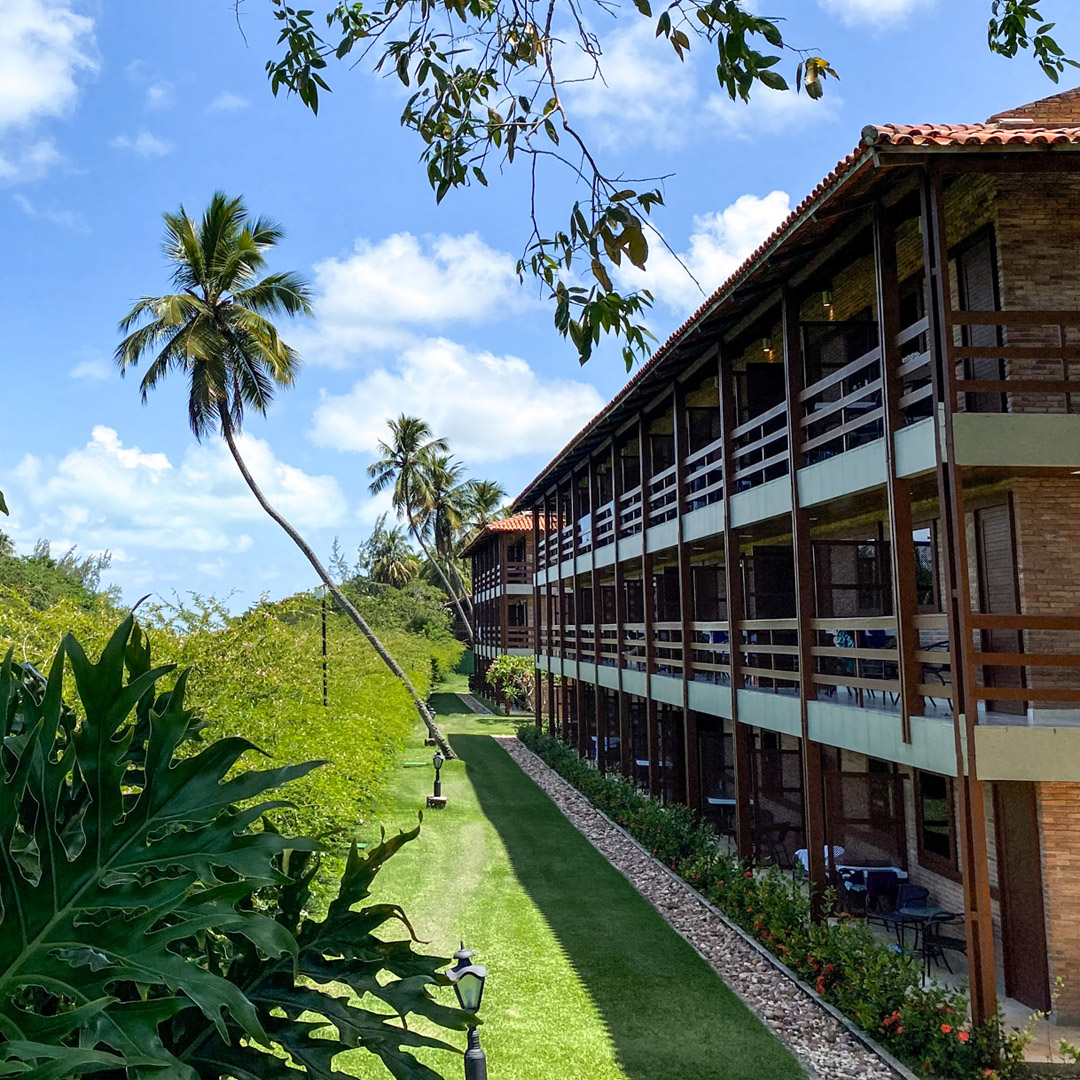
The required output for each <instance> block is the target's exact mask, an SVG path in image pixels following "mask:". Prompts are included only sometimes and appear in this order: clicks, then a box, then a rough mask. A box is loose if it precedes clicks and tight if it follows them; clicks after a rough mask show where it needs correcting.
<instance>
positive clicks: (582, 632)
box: [576, 623, 596, 664]
mask: <svg viewBox="0 0 1080 1080" xmlns="http://www.w3.org/2000/svg"><path fill="white" fill-rule="evenodd" d="M576 629H577V658H578V660H580V661H581V662H582V663H583V664H595V663H596V631H595V629H594V628H593V626H592V624H591V623H590V624H588V625H586V626H579V627H577V628H576Z"/></svg>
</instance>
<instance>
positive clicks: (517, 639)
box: [506, 626, 534, 649]
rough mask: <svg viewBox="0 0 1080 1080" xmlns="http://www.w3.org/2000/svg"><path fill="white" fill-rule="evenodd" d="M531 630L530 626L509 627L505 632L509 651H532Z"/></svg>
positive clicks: (532, 639)
mask: <svg viewBox="0 0 1080 1080" xmlns="http://www.w3.org/2000/svg"><path fill="white" fill-rule="evenodd" d="M533 642H534V638H533V630H532V627H531V626H510V627H508V628H507V631H506V644H507V647H508V648H511V649H532V648H534V645H533Z"/></svg>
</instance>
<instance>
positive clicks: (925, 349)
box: [896, 318, 934, 424]
mask: <svg viewBox="0 0 1080 1080" xmlns="http://www.w3.org/2000/svg"><path fill="white" fill-rule="evenodd" d="M929 328H930V320H929V319H926V318H923V319H919V321H918V322H915V323H912V324H911V326H908V327H905V328H904V329H903V330H901V331H900V333H899V334H897V335H896V346H897V348H898V349H899V351H900V358H901V359H900V367H899V368H898V369H897V376H898V378H899V380H900V409H901V410H902V412H903V414H904V422H905V423H907V424H913V423H916V422H917V421H919V420H924V419H925V418H926V417H928V416H930V415H931V414H932V412H933V400H932V399H933V396H934V387H933V385H932V383H931V378H930V374H931V373H930V343H929V337H928V332H929Z"/></svg>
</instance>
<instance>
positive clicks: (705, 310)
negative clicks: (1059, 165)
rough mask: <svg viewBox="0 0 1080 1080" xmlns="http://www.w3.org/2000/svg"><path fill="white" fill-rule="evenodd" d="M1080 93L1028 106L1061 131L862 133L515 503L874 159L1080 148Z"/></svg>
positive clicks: (1007, 127)
mask: <svg viewBox="0 0 1080 1080" xmlns="http://www.w3.org/2000/svg"><path fill="white" fill-rule="evenodd" d="M1078 94H1080V88H1077V89H1076V90H1069V91H1065V92H1064V93H1062V94H1056V95H1054V96H1052V97H1050V98H1045V99H1043V100H1042V101H1040V102H1035V103H1032V105H1031V106H1024V108H1025V109H1030V110H1032V111H1036V107H1038V110H1039V111H1040V114H1041V115H1043V116H1053V119H1054V121H1055V122H1057V115H1055V104H1056V103H1058V102H1060V110H1059V111H1060V115H1061V117H1062V119H1063V120H1064V121H1065V122H1064V123H1062V124H1061V126H1058V127H1039V126H1034V125H1033V126H1030V127H1020V126H1016V125H1017V124H1018V123H1019V121H1010V119H1009V114H1008V113H1002V114H999V116H1000V118H1001V120H1000V122H995V121H996V120H997V117H991V118H990V120H989V121H988V122H987V123H985V124H869V125H867V126H866V127H864V128H863V130H862V138H861V140H860V142H859V145H858V146H856V147H855V149H854V150H853V151H852V152H851V153H850V154H848V156H847V157H845V158H841V159H840V161H839V162H837V164H836V167H835V168H834V169H833V170H832V171H831V172H830V173H829V174H828V175H827V176H826V177H825V178H824V179H823V180H822V181H821V182H820V183H819V184H818V185H817V186H816V187H815V188H814V190H813V191H811V192H810V194H809V195H807V196H806V198H805V199H803V201H802V202H801V203H799V205H798V206H796V207H795V209H794V210H792V212H791V213H790V214H789V215H788V216H787V218H785V220H784V221H783V222H782V223H781V224H780V225H779V226H778V227H777V229H776V230H775V231H774V232H773V233H772V235H770V236H769V237H768V239H766V240H765V242H764V243H762V244H761V245H760V246H759V247H758V248H757V250H756V251H754V253H753V254H752V255H750V257H749V258H747V259H746V260H745V261H744V262H743V264H742V265H741V266H740V267H739V268H738V269H737V270H736V271H735V272H734V273H733V274H732V275H731V277H729V278H728V279H727V281H725V282H724V283H723V284H722V285H721V286H720V287H719V288H718V289H717V290H716V292H714V293H713V294H712V296H710V297H709V298H708V299H707V300H706V301H705V303H703V304H702V305H701V306H700V307H699V308H698V309H697V311H695V312H694V313H693V315H691V316H690V318H688V319H687V320H686V321H685V322H684V323H683V324H682V326H680V327H679V328H678V329H677V330H676V331H675V332H674V333H672V334H671V336H670V337H669V338H668V339H667V341H665V342H664V344H663V345H661V346H660V347H659V348H658V349H657V350H656V352H655V353H653V355H652V356H651V357H650V358H649V360H648V361H647V362H646V363H644V364H642V366H641V367H640V368H639V369H638V371H637V372H636V373H635V374H634V375H633V376H632V377H631V378H630V379H629V380H628V381H627V383H626V384H625V385H624V386H623V388H622V389H621V390H620V391H619V392H618V393H617V394H616V395H615V397H613V398H612V399H611V401H609V402H608V404H607V405H605V406H604V408H603V409H601V410H600V412H598V413H597V414H596V416H594V417H593V418H592V420H590V421H589V422H588V423H587V424H586V425H585V426H584V427H583V428H582V429H581V430H580V431H579V432H578V433H577V434H576V435H575V436H574V437H573V438H572V439H571V440H570V441H569V442H568V443H567V444H566V446H564V447H563V449H562V450H560V451H559V453H558V454H557V455H556V456H555V457H554V458H552V460H551V461H550V462H549V463H548V464H547V465H546V466H545V467H544V469H543V470H542V471H541V472H540V473H539V474H538V475H537V476H536V477H535V479H533V480H532V481H531V482H530V483H529V484H528V485H527V486H526V487H525V489H524V490H523V491H522V493H521V494H520V495H519V496H518V497H517V499H516V500H515V501H514V506H515V508H516V507H518V506H520V505H521V503H522V500H523V499H525V498H527V497H528V496H529V495H530V494H532V492H533V489H534V488H536V487H538V486H539V485H540V484H541V483H542V482H543V481H544V479H545V477H547V476H548V475H549V474H550V473H551V472H552V470H553V468H554V467H555V466H556V465H557V464H558V463H559V462H560V461H561V460H562V459H563V458H564V457H566V455H567V454H568V453H569V452H570V451H571V450H573V449H574V448H575V447H576V446H577V444H578V443H580V442H581V441H582V440H583V439H584V438H585V437H586V436H587V435H588V434H589V433H590V432H591V431H592V430H593V429H594V428H596V427H597V426H598V425H599V424H600V423H601V422H602V421H603V420H604V419H606V418H607V417H608V416H609V415H610V414H611V413H612V412H614V411H615V410H616V409H617V408H618V407H619V405H620V404H621V403H622V401H623V400H624V399H625V398H626V397H627V395H628V394H630V393H631V391H633V389H634V388H635V387H636V386H637V385H638V384H639V383H640V382H641V380H642V379H644V378H645V377H646V376H647V375H649V374H650V373H651V372H652V371H653V370H654V369H655V368H656V367H657V365H658V364H659V363H660V362H661V361H662V360H663V359H664V358H665V357H666V356H667V355H668V354H669V353H670V352H671V351H672V349H673V348H674V347H675V346H676V345H678V344H679V343H680V342H681V340H682V339H683V337H684V336H685V335H686V334H687V333H688V332H689V331H690V330H691V329H693V328H695V327H696V326H697V325H698V324H700V322H701V321H702V320H703V319H704V318H705V317H706V316H708V315H709V314H711V313H712V312H714V311H715V310H716V309H717V308H718V307H719V306H720V305H721V304H722V303H723V302H724V301H725V300H727V299H729V298H730V296H731V294H732V293H733V292H734V291H735V290H736V289H737V288H738V286H740V285H741V284H742V283H743V282H744V281H745V279H746V278H747V277H749V276H750V275H751V274H752V273H753V272H754V271H756V270H758V269H759V268H760V267H761V266H762V265H764V264H765V263H766V262H767V261H768V260H767V256H768V255H770V254H772V253H774V252H775V251H776V249H778V248H779V247H781V246H782V245H783V243H784V242H785V241H786V240H787V239H788V237H789V236H790V235H791V234H792V233H794V232H795V231H796V230H797V229H798V228H799V227H800V226H801V225H802V224H803V223H804V221H805V219H806V218H807V217H808V216H810V215H812V214H813V213H814V212H816V211H817V210H818V209H819V208H820V207H821V205H822V204H823V203H824V202H826V201H827V200H828V199H830V198H832V196H833V195H835V194H836V192H837V191H838V190H839V189H840V188H841V187H842V186H843V185H844V184H845V183H846V182H848V181H849V180H851V178H852V177H853V176H854V175H855V174H856V173H858V172H859V171H860V170H861V169H862V168H863V167H864V166H865V165H867V164H869V163H872V162H874V160H875V157H876V155H877V154H878V153H879V152H880V151H881V150H882V149H887V148H891V147H910V146H918V147H922V148H924V149H927V150H934V149H937V148H943V147H945V148H977V147H988V148H997V147H1001V146H1025V147H1049V146H1056V145H1080V124H1077V125H1073V124H1071V123H1070V122H1069V121H1071V120H1072V119H1073V111H1074V108H1075V100H1076V98H1077V96H1078Z"/></svg>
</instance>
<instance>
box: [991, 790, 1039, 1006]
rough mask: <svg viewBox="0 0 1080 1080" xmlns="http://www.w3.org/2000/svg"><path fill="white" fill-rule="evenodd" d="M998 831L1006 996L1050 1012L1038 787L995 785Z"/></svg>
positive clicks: (995, 824) (998, 863)
mask: <svg viewBox="0 0 1080 1080" xmlns="http://www.w3.org/2000/svg"><path fill="white" fill-rule="evenodd" d="M993 788H994V828H995V832H996V839H997V868H998V887H999V890H1000V893H1001V943H1002V954H1003V957H1004V961H1005V993H1006V994H1008V995H1009V997H1013V998H1016V1000H1017V1001H1021V1002H1023V1003H1024V1004H1025V1005H1027V1006H1028V1008H1030V1009H1040V1010H1047V1009H1049V1008H1050V970H1049V964H1048V963H1047V957H1046V918H1045V912H1044V909H1043V881H1042V858H1041V855H1040V851H1039V823H1038V815H1037V811H1036V807H1035V785H1034V784H1030V783H1021V782H1018V781H1009V782H1007V783H995V784H994V785H993Z"/></svg>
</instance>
